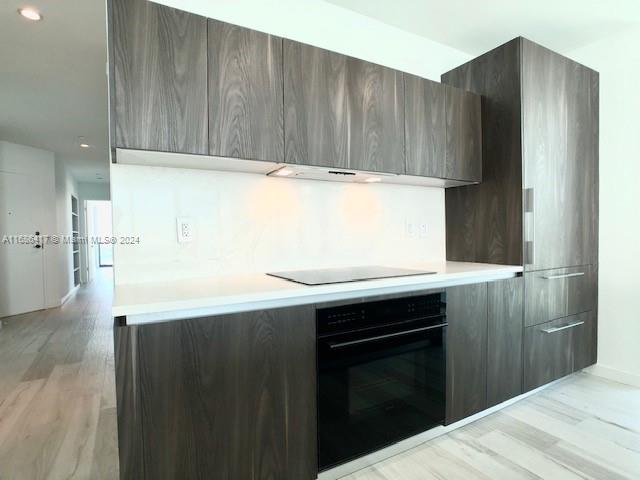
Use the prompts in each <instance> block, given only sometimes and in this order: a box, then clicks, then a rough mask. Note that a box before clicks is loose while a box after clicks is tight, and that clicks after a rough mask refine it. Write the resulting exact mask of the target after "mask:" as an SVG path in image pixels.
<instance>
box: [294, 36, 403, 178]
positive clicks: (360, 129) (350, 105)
mask: <svg viewBox="0 0 640 480" xmlns="http://www.w3.org/2000/svg"><path fill="white" fill-rule="evenodd" d="M284 72H285V73H284V109H285V162H287V163H295V164H303V165H314V166H323V167H335V168H347V169H354V170H367V171H374V172H388V173H404V169H405V167H404V85H403V80H402V72H398V71H395V70H392V69H390V68H386V67H382V66H380V65H375V64H372V63H369V62H365V61H363V60H358V59H355V58H351V57H347V56H345V55H341V54H339V53H335V52H330V51H327V50H323V49H320V48H316V47H312V46H309V45H304V44H301V43H298V42H294V41H291V40H286V39H285V40H284Z"/></svg>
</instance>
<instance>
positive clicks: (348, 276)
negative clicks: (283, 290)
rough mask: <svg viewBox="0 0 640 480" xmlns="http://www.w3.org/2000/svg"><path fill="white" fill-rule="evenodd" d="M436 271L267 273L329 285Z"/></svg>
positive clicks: (369, 268)
mask: <svg viewBox="0 0 640 480" xmlns="http://www.w3.org/2000/svg"><path fill="white" fill-rule="evenodd" d="M434 273H436V272H429V271H426V270H413V269H409V268H393V267H381V266H378V265H372V266H363V267H347V268H321V269H318V270H295V271H291V272H276V273H267V275H271V276H272V277H278V278H283V279H285V280H289V281H291V282H296V283H301V284H303V285H327V284H330V283H345V282H359V281H362V280H375V279H380V278H391V277H407V276H411V275H430V274H434Z"/></svg>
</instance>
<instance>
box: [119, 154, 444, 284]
mask: <svg viewBox="0 0 640 480" xmlns="http://www.w3.org/2000/svg"><path fill="white" fill-rule="evenodd" d="M111 189H112V201H113V217H114V235H116V236H118V237H121V236H139V237H140V243H139V244H133V245H122V244H119V245H116V247H115V279H116V283H118V284H127V283H139V282H147V281H165V280H176V279H180V278H192V277H199V276H212V275H228V274H238V273H255V272H268V271H278V270H290V269H302V268H322V267H333V266H348V265H366V264H388V265H393V264H394V263H404V264H406V263H410V262H414V261H415V262H425V261H444V259H445V217H444V189H440V188H427V187H414V186H407V185H388V184H387V185H385V184H367V185H363V184H345V183H333V182H321V181H313V180H293V179H284V178H272V177H266V176H264V175H257V174H249V173H229V172H216V171H207V170H188V169H178V168H166V167H148V166H134V165H113V166H112V170H111ZM177 217H189V218H191V219H192V220H193V230H194V239H193V241H192V242H191V243H178V238H177V232H176V218H177ZM407 222H410V223H412V224H413V225H414V232H415V234H414V235H412V236H410V235H408V233H407V230H408V229H407V225H406V224H407ZM423 224H426V225H427V230H428V231H427V235H426V236H423V235H421V234H420V230H421V229H420V226H421V225H423Z"/></svg>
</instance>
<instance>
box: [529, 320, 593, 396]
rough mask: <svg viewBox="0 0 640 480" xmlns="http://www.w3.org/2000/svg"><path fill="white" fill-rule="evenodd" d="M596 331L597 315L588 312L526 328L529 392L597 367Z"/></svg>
mask: <svg viewBox="0 0 640 480" xmlns="http://www.w3.org/2000/svg"><path fill="white" fill-rule="evenodd" d="M596 330H597V329H596V318H595V313H594V312H584V313H581V314H579V315H572V316H570V317H566V318H561V319H558V320H553V321H551V322H547V323H545V324H542V325H536V326H533V327H528V328H526V329H525V332H524V359H525V360H524V364H525V365H524V386H525V391H529V390H532V389H534V388H536V387H539V386H541V385H544V384H546V383H549V382H552V381H553V380H556V379H558V378H561V377H564V376H565V375H569V374H570V373H573V372H575V371H578V370H580V369H582V368H585V367H587V366H589V365H592V364H594V363H595V361H596Z"/></svg>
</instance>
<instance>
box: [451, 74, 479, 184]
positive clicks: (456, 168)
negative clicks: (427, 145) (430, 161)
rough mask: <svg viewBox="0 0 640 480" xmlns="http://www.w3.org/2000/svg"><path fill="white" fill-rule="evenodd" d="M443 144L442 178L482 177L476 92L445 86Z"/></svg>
mask: <svg viewBox="0 0 640 480" xmlns="http://www.w3.org/2000/svg"><path fill="white" fill-rule="evenodd" d="M445 88H446V111H447V148H446V163H445V169H444V176H445V178H449V179H453V180H465V181H469V182H480V181H482V116H481V112H482V110H481V101H480V96H479V95H476V94H475V93H471V92H467V91H464V90H461V89H459V88H455V87H451V86H446V87H445Z"/></svg>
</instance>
